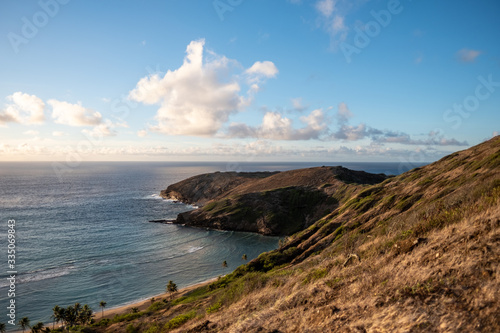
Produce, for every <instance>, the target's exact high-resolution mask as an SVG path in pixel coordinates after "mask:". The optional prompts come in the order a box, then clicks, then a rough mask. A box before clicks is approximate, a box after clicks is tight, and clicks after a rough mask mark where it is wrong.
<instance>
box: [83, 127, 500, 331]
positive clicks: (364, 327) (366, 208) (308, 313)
mask: <svg viewBox="0 0 500 333" xmlns="http://www.w3.org/2000/svg"><path fill="white" fill-rule="evenodd" d="M344 194H345V193H344ZM344 194H343V195H342V197H344ZM331 196H332V197H335V194H331ZM221 260H223V258H221ZM499 263H500V137H498V136H497V137H495V138H493V139H491V140H489V141H488V142H485V143H482V144H480V145H478V146H475V147H472V148H470V149H467V150H465V151H461V152H457V153H454V154H452V155H449V156H447V157H445V158H443V159H441V160H440V161H437V162H435V163H433V164H430V165H427V166H425V167H422V168H418V169H414V170H411V171H409V172H407V173H404V174H402V175H399V176H396V177H393V178H389V179H387V180H385V181H384V182H382V183H379V184H375V185H372V186H367V187H365V188H363V190H362V191H358V192H356V193H355V194H353V195H352V196H351V197H350V198H349V199H348V200H342V201H340V200H339V205H338V206H337V207H336V208H334V209H333V210H332V211H330V212H329V213H328V214H326V215H325V216H323V217H322V218H321V219H319V220H318V221H317V222H315V223H313V224H312V225H311V226H309V227H308V228H307V229H305V230H303V231H301V232H299V233H296V234H294V235H292V236H291V237H288V238H287V239H286V241H285V242H284V243H283V244H282V245H281V247H280V248H279V249H277V250H275V251H271V252H268V253H264V254H262V255H260V256H259V257H258V258H257V259H254V260H252V261H251V262H249V263H247V264H246V265H242V266H240V267H239V268H237V269H236V270H235V271H234V272H233V273H231V274H228V275H226V276H225V277H221V278H220V279H219V280H217V281H215V282H213V283H211V284H208V285H206V286H203V287H200V288H198V289H196V290H194V291H192V292H190V293H189V294H187V295H184V296H182V297H177V298H174V299H173V300H169V299H165V300H164V301H163V302H162V301H160V302H156V303H154V304H152V305H151V307H150V309H148V310H145V311H142V312H140V313H138V314H134V315H133V316H132V315H124V316H122V317H117V318H116V319H115V320H114V321H112V322H111V323H103V324H105V325H104V326H102V327H92V328H89V329H90V330H93V331H98V332H124V331H126V330H128V331H137V332H149V333H152V332H167V331H168V332H499V331H500V322H499V321H498V318H499V317H500V304H499V301H498V300H499V299H500V298H499V297H500V284H499V282H500V281H499V279H500V275H499V273H500V269H499V267H500V266H499Z"/></svg>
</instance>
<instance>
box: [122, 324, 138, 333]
mask: <svg viewBox="0 0 500 333" xmlns="http://www.w3.org/2000/svg"><path fill="white" fill-rule="evenodd" d="M125 331H126V332H127V333H137V332H139V331H138V330H137V328H135V326H134V325H132V324H129V325H128V326H127V328H126V330H125Z"/></svg>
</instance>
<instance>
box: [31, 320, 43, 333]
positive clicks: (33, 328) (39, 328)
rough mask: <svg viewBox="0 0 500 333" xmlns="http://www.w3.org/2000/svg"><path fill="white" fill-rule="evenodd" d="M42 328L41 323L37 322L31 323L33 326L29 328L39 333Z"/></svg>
mask: <svg viewBox="0 0 500 333" xmlns="http://www.w3.org/2000/svg"><path fill="white" fill-rule="evenodd" d="M42 329H43V323H42V322H38V323H36V324H35V325H33V327H32V328H31V332H32V333H40V332H41V331H42Z"/></svg>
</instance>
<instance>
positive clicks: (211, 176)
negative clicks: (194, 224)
mask: <svg viewBox="0 0 500 333" xmlns="http://www.w3.org/2000/svg"><path fill="white" fill-rule="evenodd" d="M274 174H276V172H215V173H207V174H202V175H198V176H194V177H191V178H188V179H185V180H183V181H180V182H178V183H175V184H172V185H170V186H169V187H167V189H166V190H163V191H161V192H160V196H161V197H162V198H164V199H169V200H175V201H180V202H184V203H187V204H193V205H196V206H203V205H204V204H206V203H207V202H208V201H210V200H213V199H215V198H218V197H220V196H223V195H224V194H225V193H228V192H230V191H231V190H232V189H234V188H235V187H237V186H239V185H242V184H245V183H247V182H251V181H255V180H258V179H262V178H267V177H269V176H272V175H274Z"/></svg>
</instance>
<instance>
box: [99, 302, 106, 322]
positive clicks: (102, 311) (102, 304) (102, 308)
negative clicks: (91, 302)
mask: <svg viewBox="0 0 500 333" xmlns="http://www.w3.org/2000/svg"><path fill="white" fill-rule="evenodd" d="M99 306H100V307H101V319H102V318H103V317H104V308H105V307H106V302H104V301H100V302H99Z"/></svg>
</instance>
